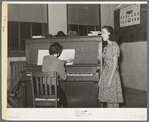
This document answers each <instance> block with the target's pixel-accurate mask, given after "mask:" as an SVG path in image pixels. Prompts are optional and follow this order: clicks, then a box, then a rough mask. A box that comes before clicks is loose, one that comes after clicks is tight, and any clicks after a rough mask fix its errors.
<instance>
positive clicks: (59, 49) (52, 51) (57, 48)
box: [49, 42, 63, 56]
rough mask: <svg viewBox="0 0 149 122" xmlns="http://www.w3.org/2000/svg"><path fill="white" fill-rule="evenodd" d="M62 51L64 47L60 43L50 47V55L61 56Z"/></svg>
mask: <svg viewBox="0 0 149 122" xmlns="http://www.w3.org/2000/svg"><path fill="white" fill-rule="evenodd" d="M62 50H63V47H62V45H61V44H59V43H58V42H54V43H53V44H51V45H50V47H49V54H50V55H53V54H58V55H59V56H60V54H61V53H62Z"/></svg>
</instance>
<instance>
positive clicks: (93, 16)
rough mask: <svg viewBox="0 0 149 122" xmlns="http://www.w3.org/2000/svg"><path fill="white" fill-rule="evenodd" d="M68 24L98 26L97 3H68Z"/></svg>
mask: <svg viewBox="0 0 149 122" xmlns="http://www.w3.org/2000/svg"><path fill="white" fill-rule="evenodd" d="M68 24H75V25H94V26H99V4H68Z"/></svg>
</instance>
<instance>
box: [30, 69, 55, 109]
mask: <svg viewBox="0 0 149 122" xmlns="http://www.w3.org/2000/svg"><path fill="white" fill-rule="evenodd" d="M34 78H35V80H34ZM31 82H32V83H31V85H32V93H33V94H34V95H33V107H35V106H40V105H41V106H42V105H43V106H47V105H49V106H50V105H55V107H57V82H58V81H57V73H56V72H52V71H51V72H36V73H31ZM52 83H54V84H52ZM53 88H54V89H53ZM52 92H55V93H52ZM49 99H51V100H49ZM47 102H51V103H52V104H51V103H49V104H47Z"/></svg>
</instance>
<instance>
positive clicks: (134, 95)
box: [16, 87, 147, 108]
mask: <svg viewBox="0 0 149 122" xmlns="http://www.w3.org/2000/svg"><path fill="white" fill-rule="evenodd" d="M123 97H124V103H121V104H120V108H147V91H142V90H137V89H132V88H128V87H124V88H123ZM16 102H17V103H18V105H19V107H20V108H23V104H22V99H16ZM105 107H106V106H105Z"/></svg>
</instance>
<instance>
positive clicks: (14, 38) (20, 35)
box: [8, 21, 47, 57]
mask: <svg viewBox="0 0 149 122" xmlns="http://www.w3.org/2000/svg"><path fill="white" fill-rule="evenodd" d="M46 26H47V24H45V23H33V22H14V21H8V57H20V56H25V39H26V38H31V37H32V36H36V35H43V36H45V31H46V30H45V27H46Z"/></svg>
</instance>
